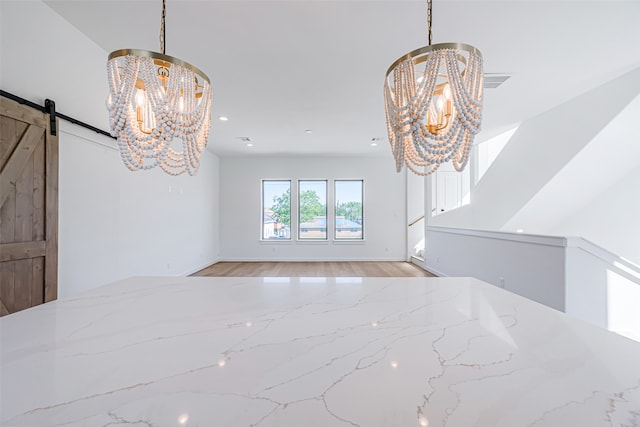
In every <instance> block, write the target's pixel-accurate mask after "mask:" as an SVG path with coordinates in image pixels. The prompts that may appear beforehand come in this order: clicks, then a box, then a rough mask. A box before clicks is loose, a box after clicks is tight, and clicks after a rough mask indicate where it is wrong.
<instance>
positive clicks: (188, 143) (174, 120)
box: [107, 0, 212, 175]
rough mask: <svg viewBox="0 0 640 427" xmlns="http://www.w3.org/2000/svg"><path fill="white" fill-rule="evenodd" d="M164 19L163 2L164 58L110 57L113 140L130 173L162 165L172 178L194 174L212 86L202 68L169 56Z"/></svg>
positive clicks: (133, 53) (133, 52)
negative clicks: (114, 139)
mask: <svg viewBox="0 0 640 427" xmlns="http://www.w3.org/2000/svg"><path fill="white" fill-rule="evenodd" d="M165 16H166V0H163V1H162V21H161V26H160V47H161V50H162V53H158V52H150V51H146V50H139V49H121V50H116V51H114V52H111V53H110V54H109V60H108V62H107V71H108V77H109V97H108V98H107V109H108V110H109V122H110V127H111V135H113V136H115V137H117V139H118V148H119V149H120V155H121V156H122V160H123V161H124V163H125V165H126V166H127V167H128V168H129V169H130V170H132V171H135V170H138V169H151V168H153V167H155V166H160V168H162V170H164V171H165V172H166V173H168V174H170V175H180V174H182V173H184V172H185V171H186V172H188V173H189V175H195V174H196V173H197V172H198V167H199V166H200V156H201V155H202V151H203V150H204V149H205V148H206V146H207V139H208V137H209V127H210V125H211V98H212V96H211V84H210V82H209V78H208V77H207V75H206V74H205V73H203V72H202V71H200V70H199V69H198V68H196V67H194V66H193V65H191V64H189V63H187V62H184V61H182V60H180V59H177V58H174V57H172V56H169V55H165V37H164V33H165ZM174 138H175V140H174Z"/></svg>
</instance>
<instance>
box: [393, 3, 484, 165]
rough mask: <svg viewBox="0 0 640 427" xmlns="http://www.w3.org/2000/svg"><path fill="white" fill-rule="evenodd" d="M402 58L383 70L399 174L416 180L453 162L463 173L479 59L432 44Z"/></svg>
mask: <svg viewBox="0 0 640 427" xmlns="http://www.w3.org/2000/svg"><path fill="white" fill-rule="evenodd" d="M431 1H432V0H428V5H427V23H428V29H429V46H424V47H421V48H419V49H416V50H413V51H411V52H409V53H407V54H406V55H403V56H402V57H400V58H399V59H398V60H396V61H395V62H394V63H393V64H391V66H390V67H389V69H388V70H387V76H386V79H385V82H384V100H385V111H386V117H387V131H388V133H389V142H390V143H391V149H392V151H393V156H394V157H395V161H396V170H397V171H398V172H400V170H401V169H402V166H403V165H404V164H406V165H407V168H409V169H410V170H411V171H413V172H414V173H416V174H418V175H428V174H431V173H433V172H435V171H436V170H437V169H438V167H439V166H440V164H442V163H445V162H448V161H450V160H451V161H452V163H453V166H454V167H455V169H456V170H457V171H462V170H463V169H464V168H465V166H466V165H467V162H468V161H469V153H470V151H471V145H472V144H473V137H474V136H475V135H476V134H477V133H478V132H479V131H480V122H481V119H482V83H483V78H484V77H483V70H482V54H481V53H480V51H479V50H478V49H476V48H475V47H473V46H470V45H468V44H462V43H440V44H434V45H432V44H431Z"/></svg>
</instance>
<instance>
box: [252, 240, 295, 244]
mask: <svg viewBox="0 0 640 427" xmlns="http://www.w3.org/2000/svg"><path fill="white" fill-rule="evenodd" d="M258 243H259V244H260V245H291V244H292V243H293V241H292V240H291V239H273V240H267V239H260V240H258Z"/></svg>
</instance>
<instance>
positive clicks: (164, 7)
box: [160, 0, 431, 55]
mask: <svg viewBox="0 0 640 427" xmlns="http://www.w3.org/2000/svg"><path fill="white" fill-rule="evenodd" d="M166 16H167V0H162V18H161V20H160V51H161V52H162V54H163V55H164V54H165V45H166V41H165V37H164V27H165V19H166ZM429 44H431V43H429Z"/></svg>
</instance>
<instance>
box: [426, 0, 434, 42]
mask: <svg viewBox="0 0 640 427" xmlns="http://www.w3.org/2000/svg"><path fill="white" fill-rule="evenodd" d="M431 2H432V0H428V1H427V27H428V28H429V46H431V38H432V34H431V20H432V17H433V14H432V12H431Z"/></svg>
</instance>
